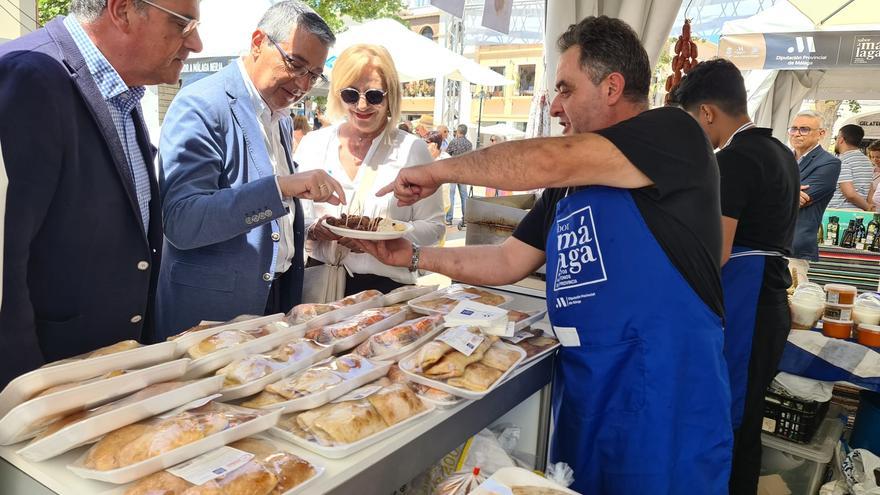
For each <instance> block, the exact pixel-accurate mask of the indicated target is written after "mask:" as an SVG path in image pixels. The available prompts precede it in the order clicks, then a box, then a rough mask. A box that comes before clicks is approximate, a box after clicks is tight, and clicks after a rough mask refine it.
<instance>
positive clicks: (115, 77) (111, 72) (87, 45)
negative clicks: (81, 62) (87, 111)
mask: <svg viewBox="0 0 880 495" xmlns="http://www.w3.org/2000/svg"><path fill="white" fill-rule="evenodd" d="M64 27H66V28H67V31H68V32H69V33H70V36H71V37H72V38H73V41H74V43H76V47H77V48H78V49H79V51H80V53H82V56H83V58H84V59H85V61H86V67H88V69H89V73H90V74H91V75H92V78H93V79H94V80H95V84H97V86H98V90H99V91H100V92H101V96H103V97H104V100H106V101H110V100H113V99H114V98H117V97H119V96H120V95H124V94H125V93H128V92H129V91H131V93H130V94H129V95H128V98H127V99H133V100H134V103H137V101H139V100H140V99H141V97H143V95H144V92H145V89H144V87H143V86H134V87H131V88H129V87H128V86H126V85H125V81H123V80H122V76H120V75H119V73H118V72H116V69H114V68H113V66H112V65H110V62H109V61H108V60H107V58H106V57H105V56H104V54H103V53H101V50H99V49H98V47H97V46H95V43H94V42H92V40H91V38H89V35H88V34H86V32H85V30H83V28H82V25H81V24H80V23H79V20H77V18H76V16H74V15H72V14H71V15H69V16H67V17H65V18H64Z"/></svg>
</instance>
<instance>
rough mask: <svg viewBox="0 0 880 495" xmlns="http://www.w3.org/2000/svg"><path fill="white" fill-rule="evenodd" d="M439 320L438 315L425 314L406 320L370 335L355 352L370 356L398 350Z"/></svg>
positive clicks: (427, 330)
mask: <svg viewBox="0 0 880 495" xmlns="http://www.w3.org/2000/svg"><path fill="white" fill-rule="evenodd" d="M439 321H440V317H439V316H425V317H422V318H417V319H415V320H411V321H407V322H405V323H403V324H401V325H397V326H396V327H392V328H390V329H388V330H385V331H383V332H379V333H377V334H376V335H373V336H371V337H370V338H369V339H367V340H366V341H365V342H363V343H362V344H361V345H360V346H358V347H357V349H355V353H357V354H358V355H361V356H365V357H372V356H381V355H383V354H387V353H389V352H393V351H397V350H400V349H402V348H404V347H406V346H408V345H410V344H412V343H413V342H415V341H417V340H418V339H420V338H421V337H423V336H424V335H425V334H427V333H429V332H430V331H431V330H433V329H434V328H435V327H436V325H437V324H438V323H439Z"/></svg>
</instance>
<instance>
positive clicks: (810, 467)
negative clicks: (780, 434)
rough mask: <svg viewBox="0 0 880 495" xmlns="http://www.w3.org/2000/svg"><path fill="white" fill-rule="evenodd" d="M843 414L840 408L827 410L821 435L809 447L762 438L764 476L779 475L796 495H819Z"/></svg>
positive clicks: (838, 434) (839, 432)
mask: <svg viewBox="0 0 880 495" xmlns="http://www.w3.org/2000/svg"><path fill="white" fill-rule="evenodd" d="M826 407H827V406H826ZM840 413H841V409H840V408H839V407H838V406H832V407H831V408H830V409H828V414H827V416H825V418H824V420H823V421H822V422H821V423H820V427H819V428H818V432H817V433H816V434H815V435H814V437H813V440H812V441H811V442H810V443H809V444H806V445H805V444H800V443H794V442H789V441H786V440H782V439H781V438H777V437H774V436H772V435H768V434H766V433H765V434H763V435H761V444H762V445H763V449H762V454H761V476H769V475H779V477H781V478H782V481H783V482H784V483H785V486H786V487H787V488H788V490H789V491H790V492H791V493H792V494H793V495H816V493H818V491H819V487H820V486H822V483H824V482H825V479H826V470H827V468H828V463H829V462H830V461H831V459H832V458H833V456H834V449H835V448H836V446H837V441H838V440H839V439H840V436H841V434H842V433H843V421H842V420H841V419H840V418H839V416H840Z"/></svg>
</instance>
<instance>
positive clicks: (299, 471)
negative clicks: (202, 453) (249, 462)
mask: <svg viewBox="0 0 880 495" xmlns="http://www.w3.org/2000/svg"><path fill="white" fill-rule="evenodd" d="M230 447H234V448H236V449H238V450H243V451H245V452H250V453H251V454H254V460H255V461H257V462H259V463H260V464H262V465H264V466H265V467H266V468H268V469H269V471H270V472H272V473H273V474H274V475H275V478H276V480H277V482H278V484H276V485H275V488H274V489H273V490H272V492H270V493H272V494H273V495H281V494H282V493H284V492H287V491H289V490H291V489H292V488H294V487H296V486H298V485H300V484H302V483H303V482H305V481H307V480H308V479H309V478H311V477H312V476H314V475H315V474H316V472H317V471H315V468H314V466H312V465H311V464H309V463H308V462H307V461H304V460H302V459H300V458H299V457H297V456H295V455H293V454H291V453H289V452H285V451H283V450H280V449H278V448H277V447H275V445H273V444H272V442H269V441H267V440H263V439H260V438H253V437H251V438H245V439H243V440H239V441H237V442H234V443H232V444H230Z"/></svg>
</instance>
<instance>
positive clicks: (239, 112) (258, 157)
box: [157, 63, 303, 337]
mask: <svg viewBox="0 0 880 495" xmlns="http://www.w3.org/2000/svg"><path fill="white" fill-rule="evenodd" d="M280 125H281V137H282V144H283V145H284V151H285V154H286V155H287V162H288V163H287V165H288V167H290V170H291V171H292V172H293V171H295V169H296V166H295V164H294V163H293V161H292V159H291V154H290V149H291V146H290V144H291V143H290V141H291V139H292V136H291V120H290V118H285V119H282V120H281V123H280ZM159 156H160V163H161V171H160V184H161V187H160V189H161V191H162V212H163V214H164V218H163V221H164V226H165V245H164V256H165V259H166V262H165V264H164V265H163V266H162V271H161V273H160V275H159V290H158V296H157V297H158V311H157V320H158V333H159V335H160V337H167V336H169V335H173V334H174V333H177V332H179V331H181V330H184V329H186V328H189V327H190V326H192V325H194V324H196V323H198V322H199V321H200V320H219V321H222V320H228V319H230V318H233V317H235V316H237V315H239V314H259V315H261V314H263V313H264V310H265V308H266V301H267V298H268V294H269V288H270V286H271V284H272V282H271V277H272V276H273V275H274V272H275V269H274V268H275V258H276V256H277V254H278V235H277V233H278V231H279V227H278V218H280V217H282V216H284V215H287V214H288V210H287V209H286V207H285V204H284V203H283V202H282V201H281V195H280V193H279V191H278V186H277V184H276V181H275V173H274V170H273V169H272V164H271V162H270V161H269V154H268V151H267V150H266V145H265V143H264V139H263V134H262V130H261V129H260V123H259V122H258V121H257V117H256V115H255V114H254V109H253V104H252V102H251V100H250V96H249V95H248V92H247V88H246V87H245V84H244V80H243V79H242V75H241V71H240V70H239V68H238V66H237V64H235V63H233V64H230V65H229V66H227V67H226V68H225V69H223V70H221V71H220V72H218V73H216V74H213V75H211V76H208V77H206V78H204V79H201V80H199V81H197V82H195V83H193V84H191V85H189V86H186V87H184V88H183V89H182V90H181V91H180V93H178V94H177V96H176V97H175V98H174V101H173V102H172V104H171V106H170V107H169V108H168V112H167V114H166V115H165V121H164V123H163V125H162V137H161V140H160V142H159ZM295 205H296V209H297V211H296V213H295V215H296V216H295V220H296V221H295V225H294V231H295V244H296V255H297V256H296V257H295V258H294V263H293V266H292V267H291V269H290V270H289V271H288V273H287V275H285V277H282V280H283V281H284V282H285V283H287V284H292V288H289V292H291V293H293V294H294V295H293V296H292V300H290V301H287V302H286V303H287V305H288V306H293V305H294V304H299V300H300V298H301V294H302V273H303V264H302V252H303V249H302V246H303V214H302V209H301V208H300V205H299V201H298V200H296V201H295Z"/></svg>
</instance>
